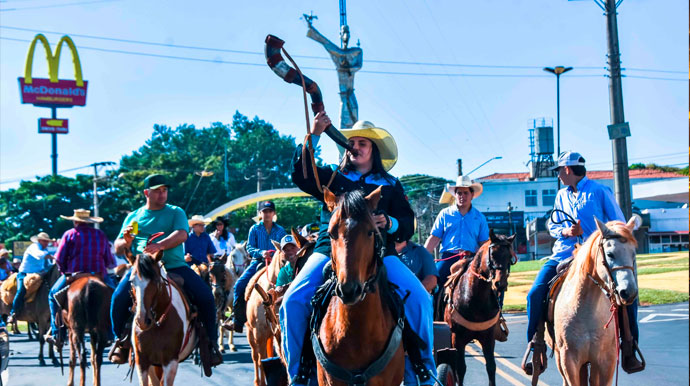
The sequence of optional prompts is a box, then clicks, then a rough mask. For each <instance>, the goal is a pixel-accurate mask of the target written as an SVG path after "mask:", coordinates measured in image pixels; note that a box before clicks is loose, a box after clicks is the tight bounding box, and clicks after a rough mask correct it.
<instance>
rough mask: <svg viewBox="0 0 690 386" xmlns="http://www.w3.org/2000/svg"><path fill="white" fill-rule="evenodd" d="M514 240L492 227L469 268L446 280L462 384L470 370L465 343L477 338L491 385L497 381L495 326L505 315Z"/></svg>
mask: <svg viewBox="0 0 690 386" xmlns="http://www.w3.org/2000/svg"><path fill="white" fill-rule="evenodd" d="M513 240H515V235H512V236H510V237H508V236H505V235H496V234H495V233H494V231H493V229H492V230H491V231H490V232H489V240H488V241H486V242H485V243H484V244H483V245H482V246H481V247H480V248H479V250H478V251H477V253H476V254H475V255H474V257H473V258H472V260H471V261H470V262H469V263H468V267H467V270H466V271H465V272H462V271H458V272H456V273H455V274H454V275H453V276H452V277H451V278H449V280H448V283H447V284H446V294H447V295H448V298H449V299H448V301H447V304H446V307H445V312H444V321H445V322H446V323H447V324H448V325H449V326H450V329H451V333H452V334H451V344H452V347H453V348H455V349H456V350H457V352H458V355H457V357H456V362H457V363H456V366H455V369H456V371H457V377H458V383H459V384H460V385H462V384H463V379H464V378H465V372H466V371H467V365H466V363H465V346H466V345H467V344H469V343H470V342H471V341H472V340H474V339H476V340H477V341H479V343H480V344H481V346H482V354H483V355H484V359H485V362H486V372H487V374H488V376H489V385H495V384H496V359H495V357H494V347H495V345H496V338H495V331H494V329H495V326H496V323H497V322H498V320H499V317H500V315H501V307H500V305H499V301H498V294H499V293H500V292H502V291H505V290H506V289H507V288H508V276H509V275H510V266H511V264H514V263H515V262H516V261H515V259H514V256H515V254H514V252H513ZM459 263H462V262H461V261H460V262H458V263H455V264H459ZM455 264H454V265H455ZM451 271H452V268H451Z"/></svg>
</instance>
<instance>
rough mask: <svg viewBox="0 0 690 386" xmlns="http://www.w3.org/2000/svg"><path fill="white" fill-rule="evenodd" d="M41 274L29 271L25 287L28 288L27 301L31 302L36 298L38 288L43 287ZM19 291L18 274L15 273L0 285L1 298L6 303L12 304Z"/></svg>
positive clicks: (25, 279)
mask: <svg viewBox="0 0 690 386" xmlns="http://www.w3.org/2000/svg"><path fill="white" fill-rule="evenodd" d="M42 282H43V279H41V275H40V274H38V273H29V274H27V275H26V277H25V278H24V288H26V295H25V296H24V300H25V301H26V302H27V303H31V302H33V301H34V299H35V298H36V293H37V292H38V289H39V288H41V283H42ZM16 293H17V274H16V273H13V274H12V275H10V277H8V278H7V280H5V281H3V282H2V285H0V300H2V301H3V303H5V304H12V301H13V300H14V295H15V294H16Z"/></svg>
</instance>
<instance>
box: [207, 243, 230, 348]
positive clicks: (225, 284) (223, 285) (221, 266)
mask: <svg viewBox="0 0 690 386" xmlns="http://www.w3.org/2000/svg"><path fill="white" fill-rule="evenodd" d="M227 259H228V255H227V254H223V256H220V257H214V259H213V262H212V263H211V265H210V267H209V270H208V280H209V284H210V285H211V291H212V292H213V300H214V301H215V304H216V324H217V325H218V330H219V331H218V347H219V348H220V352H225V348H224V347H223V330H224V329H223V326H222V324H223V321H224V320H225V312H226V311H227V310H228V307H230V305H231V304H232V295H233V286H234V285H235V282H236V281H237V277H236V276H235V275H234V274H233V271H232V270H231V269H229V268H228V267H227V265H226V263H227ZM228 345H229V346H230V350H231V351H237V349H236V348H235V344H234V342H233V336H232V335H230V339H229V340H228Z"/></svg>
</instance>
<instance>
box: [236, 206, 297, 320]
mask: <svg viewBox="0 0 690 386" xmlns="http://www.w3.org/2000/svg"><path fill="white" fill-rule="evenodd" d="M275 214H276V206H275V204H274V203H272V202H271V201H265V202H262V203H261V205H260V206H259V217H260V219H261V221H259V223H258V224H255V225H254V226H252V227H251V228H250V229H249V236H247V252H248V253H249V256H251V257H252V262H251V263H250V264H249V266H248V267H247V269H246V270H245V271H244V273H243V274H242V276H240V278H239V279H238V280H237V282H236V283H235V287H234V291H235V294H234V295H235V298H234V299H233V302H232V320H231V321H228V322H226V323H224V324H223V327H224V328H226V329H228V330H235V332H242V330H243V328H244V324H245V323H246V322H247V315H246V302H245V300H244V290H245V289H246V288H247V285H248V284H249V281H250V280H251V279H252V276H254V274H255V273H256V271H258V270H259V269H260V268H261V267H263V266H264V259H266V258H267V257H270V256H272V255H273V252H275V250H274V247H273V244H271V240H273V241H276V242H280V240H281V239H282V238H283V236H285V235H286V233H285V229H283V227H281V226H280V225H278V224H276V223H274V222H273V216H275Z"/></svg>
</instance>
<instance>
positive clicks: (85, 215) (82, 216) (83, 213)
mask: <svg viewBox="0 0 690 386" xmlns="http://www.w3.org/2000/svg"><path fill="white" fill-rule="evenodd" d="M60 217H62V218H64V219H65V220H72V221H79V222H90V223H101V222H103V217H95V216H91V211H90V210H87V209H75V210H74V215H72V216H63V215H60Z"/></svg>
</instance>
